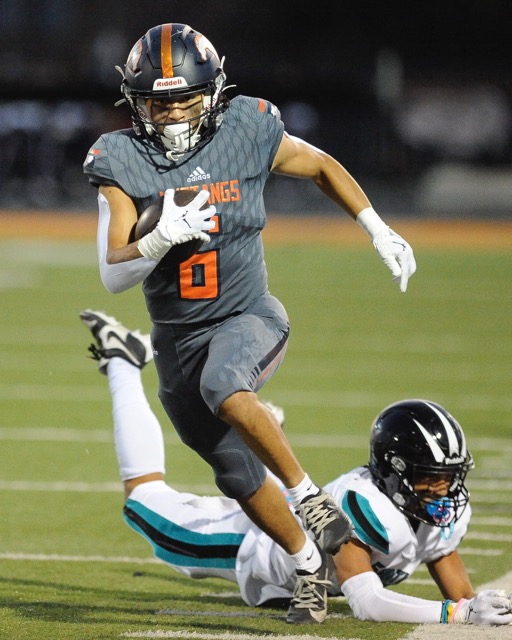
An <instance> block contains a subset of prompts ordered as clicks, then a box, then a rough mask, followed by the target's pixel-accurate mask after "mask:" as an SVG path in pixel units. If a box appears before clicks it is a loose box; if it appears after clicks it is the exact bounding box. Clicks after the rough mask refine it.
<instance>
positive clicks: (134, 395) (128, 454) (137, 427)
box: [107, 358, 165, 480]
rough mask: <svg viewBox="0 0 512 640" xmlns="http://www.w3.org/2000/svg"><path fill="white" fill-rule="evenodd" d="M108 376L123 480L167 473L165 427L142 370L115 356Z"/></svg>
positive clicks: (115, 443) (116, 443) (116, 444)
mask: <svg viewBox="0 0 512 640" xmlns="http://www.w3.org/2000/svg"><path fill="white" fill-rule="evenodd" d="M107 376H108V382H109V387H110V393H111V396H112V416H113V420H114V445H115V450H116V456H117V462H118V464H119V473H120V475H121V480H129V479H130V478H137V477H139V476H143V475H146V474H148V473H165V450H164V440H163V435H162V429H161V427H160V423H159V422H158V420H157V418H156V416H155V414H154V413H153V410H152V409H151V407H150V406H149V403H148V401H147V399H146V395H145V394H144V388H143V386H142V381H141V371H140V369H137V367H134V366H133V365H131V364H130V363H129V362H127V361H126V360H123V359H122V358H112V360H111V361H110V362H109V363H108V366H107Z"/></svg>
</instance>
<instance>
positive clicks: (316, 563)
mask: <svg viewBox="0 0 512 640" xmlns="http://www.w3.org/2000/svg"><path fill="white" fill-rule="evenodd" d="M290 557H291V559H292V560H293V562H294V564H295V568H296V570H297V571H307V572H308V573H315V572H316V571H318V569H319V568H320V565H321V564H322V556H321V555H320V552H319V551H318V547H317V546H316V544H315V543H314V542H313V540H311V538H308V536H306V543H305V544H304V546H303V547H302V549H301V550H300V551H299V552H298V553H294V554H293V555H291V556H290Z"/></svg>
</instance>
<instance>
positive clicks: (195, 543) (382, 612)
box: [81, 310, 512, 625]
mask: <svg viewBox="0 0 512 640" xmlns="http://www.w3.org/2000/svg"><path fill="white" fill-rule="evenodd" d="M81 318H82V320H83V322H84V323H85V325H86V326H87V327H88V328H89V329H90V330H91V331H92V334H93V336H94V338H95V339H96V343H97V344H95V345H91V347H90V350H91V352H92V353H93V356H94V357H95V358H96V359H98V360H99V369H100V372H101V373H104V374H106V375H107V376H108V381H109V386H110V391H111V396H112V403H113V417H114V440H115V450H116V455H117V459H118V463H119V470H120V476H121V479H122V480H123V483H124V489H125V498H126V502H125V506H124V519H125V521H126V523H127V524H128V525H129V526H130V527H131V528H132V529H133V530H134V531H136V532H137V533H138V534H140V535H142V536H143V537H144V538H145V539H146V540H147V541H148V542H149V543H150V544H151V546H152V547H153V550H154V553H155V555H156V556H157V557H159V558H161V559H162V560H164V561H165V562H166V563H168V564H169V566H171V567H172V568H173V569H175V570H176V571H178V572H179V573H181V574H183V575H186V576H189V577H191V578H203V577H208V576H212V577H221V578H225V579H227V580H230V581H231V582H235V583H236V584H237V585H238V587H239V588H240V591H241V595H242V597H243V599H244V601H245V602H246V603H247V604H249V605H252V606H258V605H264V604H270V603H274V604H275V603H276V600H278V599H279V600H283V599H285V600H286V599H288V600H289V599H290V598H291V597H292V595H293V591H294V583H295V573H294V572H295V567H294V565H293V563H292V562H291V561H290V557H289V555H288V554H286V553H285V552H284V551H283V549H282V548H281V547H280V546H279V545H278V544H276V543H275V542H274V541H273V540H272V539H271V538H270V537H269V536H267V535H266V534H264V533H262V531H261V530H259V529H258V528H257V527H256V526H255V525H254V524H253V523H252V522H251V521H250V520H249V518H248V517H247V516H246V515H245V514H244V512H243V511H242V509H241V508H240V506H239V504H238V503H237V502H236V501H235V500H231V499H228V498H225V497H219V496H209V497H204V496H203V497H200V496H196V495H194V494H190V493H180V492H178V491H176V490H174V489H173V488H172V487H171V486H169V484H166V482H165V480H164V474H165V454H164V443H163V437H162V431H161V427H160V425H159V423H158V421H157V418H156V417H155V415H154V413H153V412H152V410H151V408H150V405H149V404H148V402H147V400H146V396H145V394H144V389H143V386H142V381H141V374H140V369H141V368H142V367H144V366H145V364H147V363H148V362H149V361H150V360H151V359H152V351H151V346H150V343H149V339H148V336H142V335H140V334H139V333H137V332H133V331H130V330H128V329H126V328H125V327H123V326H122V325H121V324H120V323H118V322H117V321H116V320H115V318H112V317H110V316H107V315H105V314H103V313H102V312H97V311H91V310H87V311H84V312H83V313H82V314H81ZM266 406H267V408H268V410H269V411H271V412H272V413H273V415H274V416H275V418H276V420H277V421H278V422H280V423H281V424H282V422H283V421H284V414H283V412H282V410H280V409H279V408H277V407H274V406H273V405H270V404H267V405H266ZM473 466H474V465H473V458H472V456H471V454H470V453H469V451H468V449H467V447H466V440H465V436H464V432H463V430H462V428H461V426H460V425H459V423H458V422H457V421H456V420H455V418H454V417H453V416H451V415H450V414H449V413H448V412H447V411H446V410H445V409H444V408H443V407H441V406H439V405H438V404H436V403H434V402H429V401H425V400H418V399H414V400H405V401H401V402H396V403H394V404H392V405H390V406H389V407H387V408H386V409H384V410H383V411H381V413H380V414H379V415H378V416H377V418H376V419H375V421H374V423H373V425H372V427H371V432H370V460H369V464H368V465H366V466H361V467H357V468H355V469H353V470H352V471H349V472H348V473H344V474H342V475H341V476H339V477H338V478H336V479H335V480H334V481H333V482H331V483H330V484H328V485H327V487H326V489H327V490H328V491H330V492H331V494H332V495H333V496H334V497H335V499H336V501H337V502H338V504H339V505H340V506H341V507H342V509H343V510H344V511H345V513H347V514H348V515H349V516H350V518H351V520H352V522H353V524H354V532H353V534H352V537H351V539H350V541H349V542H348V543H347V544H345V545H344V546H343V547H342V548H341V550H340V551H339V552H338V553H337V555H336V556H335V557H334V558H333V559H332V562H331V563H330V573H329V579H330V586H329V593H330V594H331V595H339V594H340V593H343V595H344V596H346V598H347V600H348V603H349V605H350V607H351V609H352V611H353V613H354V615H355V616H356V617H357V618H360V619H363V620H374V621H400V622H412V623H439V622H441V623H467V624H485V625H501V624H510V623H512V612H511V601H510V596H509V595H507V594H506V593H505V592H504V591H497V590H484V591H481V592H480V593H478V594H477V593H475V590H474V589H473V586H472V584H471V581H470V579H469V577H468V573H467V571H466V568H465V566H464V562H463V560H462V558H461V556H460V555H459V553H458V551H457V549H458V546H459V544H460V542H461V541H462V539H463V537H464V535H465V534H466V531H467V528H468V524H469V521H470V517H471V508H470V505H469V493H468V491H467V489H466V486H465V478H466V474H467V472H468V471H469V470H470V469H472V468H473ZM283 490H284V489H283ZM422 563H424V564H426V566H427V567H428V569H429V571H430V574H431V575H432V577H433V579H434V581H435V582H436V583H437V585H438V587H439V589H440V592H441V594H442V598H439V599H438V600H426V599H422V598H416V597H412V596H408V595H404V594H400V593H398V592H396V591H392V590H390V589H387V588H386V587H387V586H390V585H396V584H398V583H400V582H401V581H403V580H405V579H407V578H408V577H409V576H410V575H411V574H412V573H413V572H414V571H415V570H416V569H417V567H418V566H419V565H420V564H422Z"/></svg>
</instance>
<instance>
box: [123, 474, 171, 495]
mask: <svg viewBox="0 0 512 640" xmlns="http://www.w3.org/2000/svg"><path fill="white" fill-rule="evenodd" d="M164 478H165V476H164V474H163V473H148V474H146V475H144V476H138V477H137V478H130V479H128V480H125V481H124V482H123V487H124V498H125V500H128V498H129V497H130V495H131V493H132V491H133V490H134V489H135V487H138V486H139V484H144V483H145V482H155V481H158V480H161V481H163V480H164Z"/></svg>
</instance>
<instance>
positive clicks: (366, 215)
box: [356, 207, 388, 240]
mask: <svg viewBox="0 0 512 640" xmlns="http://www.w3.org/2000/svg"><path fill="white" fill-rule="evenodd" d="M356 222H357V223H358V224H359V226H360V227H362V228H363V229H364V230H365V231H366V233H367V234H368V235H369V236H370V237H371V239H372V240H373V239H374V238H375V237H376V236H378V235H379V233H380V232H381V231H384V229H387V228H388V225H387V224H386V223H385V222H384V220H383V219H382V218H381V217H380V216H379V214H378V213H377V212H376V211H375V210H374V209H373V207H366V209H363V210H362V211H360V212H359V213H358V214H357V217H356Z"/></svg>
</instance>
